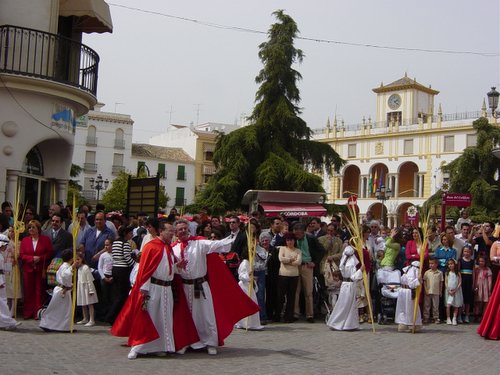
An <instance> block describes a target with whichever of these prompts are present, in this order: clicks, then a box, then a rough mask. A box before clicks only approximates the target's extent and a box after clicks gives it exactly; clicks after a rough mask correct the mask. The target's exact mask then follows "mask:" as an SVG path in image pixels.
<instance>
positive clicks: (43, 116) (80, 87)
mask: <svg viewBox="0 0 500 375" xmlns="http://www.w3.org/2000/svg"><path fill="white" fill-rule="evenodd" d="M111 31H112V23H111V16H110V12H109V8H108V5H107V4H106V3H105V2H104V1H103V0H93V1H85V0H37V1H19V0H2V1H1V2H0V152H1V158H0V200H1V201H3V200H8V201H10V202H14V199H15V196H16V192H17V191H18V190H19V191H20V197H19V199H20V201H21V202H22V203H28V204H32V205H34V206H35V207H36V209H37V210H39V209H40V208H41V207H42V206H43V205H48V204H50V203H52V202H54V201H65V200H66V194H67V183H68V178H69V172H70V168H71V161H72V156H73V147H74V137H75V127H76V120H75V119H76V118H77V117H79V116H81V115H84V114H85V113H87V112H88V111H89V109H90V108H92V107H93V106H94V105H95V104H96V102H97V99H96V92H97V77H98V67H99V55H98V54H97V53H96V52H95V51H94V50H92V49H91V48H90V47H89V46H86V45H84V44H82V43H81V40H82V33H84V32H85V33H94V32H97V33H102V32H111Z"/></svg>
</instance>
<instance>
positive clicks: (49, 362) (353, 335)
mask: <svg viewBox="0 0 500 375" xmlns="http://www.w3.org/2000/svg"><path fill="white" fill-rule="evenodd" d="M375 327H376V330H377V332H376V333H373V332H372V331H371V330H370V326H368V325H367V324H366V323H365V324H363V325H362V330H361V331H358V332H333V331H330V330H329V329H328V328H327V327H326V325H325V324H322V323H320V322H318V321H317V322H316V323H314V324H310V323H306V322H296V323H293V324H271V325H268V326H266V329H265V330H264V331H261V332H245V331H241V330H235V331H234V332H233V333H232V335H231V336H230V337H229V338H228V339H227V340H226V345H225V346H224V347H222V348H220V350H219V354H218V355H217V356H209V355H208V354H206V352H203V353H201V352H187V353H186V354H184V355H183V356H181V355H169V356H166V357H139V358H137V359H136V360H134V361H131V360H128V359H127V353H128V348H127V347H125V346H124V345H123V344H124V343H125V341H126V340H125V339H122V338H117V337H113V336H111V335H110V334H109V326H104V325H101V326H95V327H89V328H87V327H80V326H78V327H77V328H78V332H76V333H74V334H69V333H66V334H63V333H45V332H43V331H41V330H40V329H39V328H38V325H37V322H35V321H33V320H30V321H25V322H23V324H22V325H21V326H20V327H19V329H18V330H17V331H0V345H1V346H0V374H2V375H10V374H16V375H29V374H37V375H45V374H62V375H66V374H82V375H83V374H93V375H107V374H138V375H139V374H145V375H154V374H169V375H176V374H236V373H238V374H257V375H258V374H263V375H264V374H266V375H268V374H287V375H291V374H307V375H312V374H349V375H351V374H403V373H404V374H409V373H414V374H422V375H424V374H432V373H439V374H440V375H446V374H454V375H456V374H468V373H471V374H475V375H479V374H498V373H499V372H498V371H499V368H500V367H499V358H500V343H499V342H498V341H488V340H484V339H483V338H481V337H479V336H478V335H477V334H476V328H477V324H471V325H459V326H457V327H454V326H447V325H429V326H426V327H425V333H424V332H422V333H417V334H409V333H398V332H396V330H397V327H396V326H395V325H384V326H379V325H375Z"/></svg>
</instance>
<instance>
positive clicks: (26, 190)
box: [19, 146, 50, 212]
mask: <svg viewBox="0 0 500 375" xmlns="http://www.w3.org/2000/svg"><path fill="white" fill-rule="evenodd" d="M21 172H22V173H21V174H20V175H19V177H20V178H19V192H20V195H21V196H20V202H21V203H23V204H26V205H32V206H34V207H35V208H36V210H37V212H39V211H40V207H41V206H42V205H44V204H49V203H50V182H49V181H48V180H47V179H45V178H44V177H43V176H44V162H43V157H42V154H41V152H40V150H39V149H38V147H36V146H35V147H33V148H32V149H31V150H30V151H29V152H28V153H27V154H26V158H25V159H24V162H23V166H22V170H21Z"/></svg>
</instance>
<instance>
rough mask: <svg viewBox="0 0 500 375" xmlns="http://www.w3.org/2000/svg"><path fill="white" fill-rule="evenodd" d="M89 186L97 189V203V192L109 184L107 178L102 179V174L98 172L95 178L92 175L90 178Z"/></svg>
mask: <svg viewBox="0 0 500 375" xmlns="http://www.w3.org/2000/svg"><path fill="white" fill-rule="evenodd" d="M89 181H90V188H91V189H94V190H96V191H97V203H99V194H100V192H101V190H106V189H107V188H108V185H109V180H108V179H105V180H103V179H102V175H101V174H100V173H99V174H98V175H97V177H96V178H94V177H92V178H91V179H90V180H89Z"/></svg>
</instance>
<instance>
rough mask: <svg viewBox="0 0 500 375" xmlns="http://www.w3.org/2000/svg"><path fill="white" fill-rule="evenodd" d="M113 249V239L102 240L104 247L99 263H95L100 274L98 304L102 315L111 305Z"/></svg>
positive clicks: (104, 314)
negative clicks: (99, 299) (99, 301)
mask: <svg viewBox="0 0 500 375" xmlns="http://www.w3.org/2000/svg"><path fill="white" fill-rule="evenodd" d="M112 250H113V241H112V240H110V239H107V240H106V241H104V249H102V253H101V255H100V257H99V263H98V264H97V270H98V271H99V275H100V276H101V294H100V297H101V303H100V306H101V308H102V309H103V311H102V313H103V316H106V314H107V312H108V311H107V310H108V309H109V306H111V296H112V294H111V293H112V288H113V256H112V255H111V251H112Z"/></svg>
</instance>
